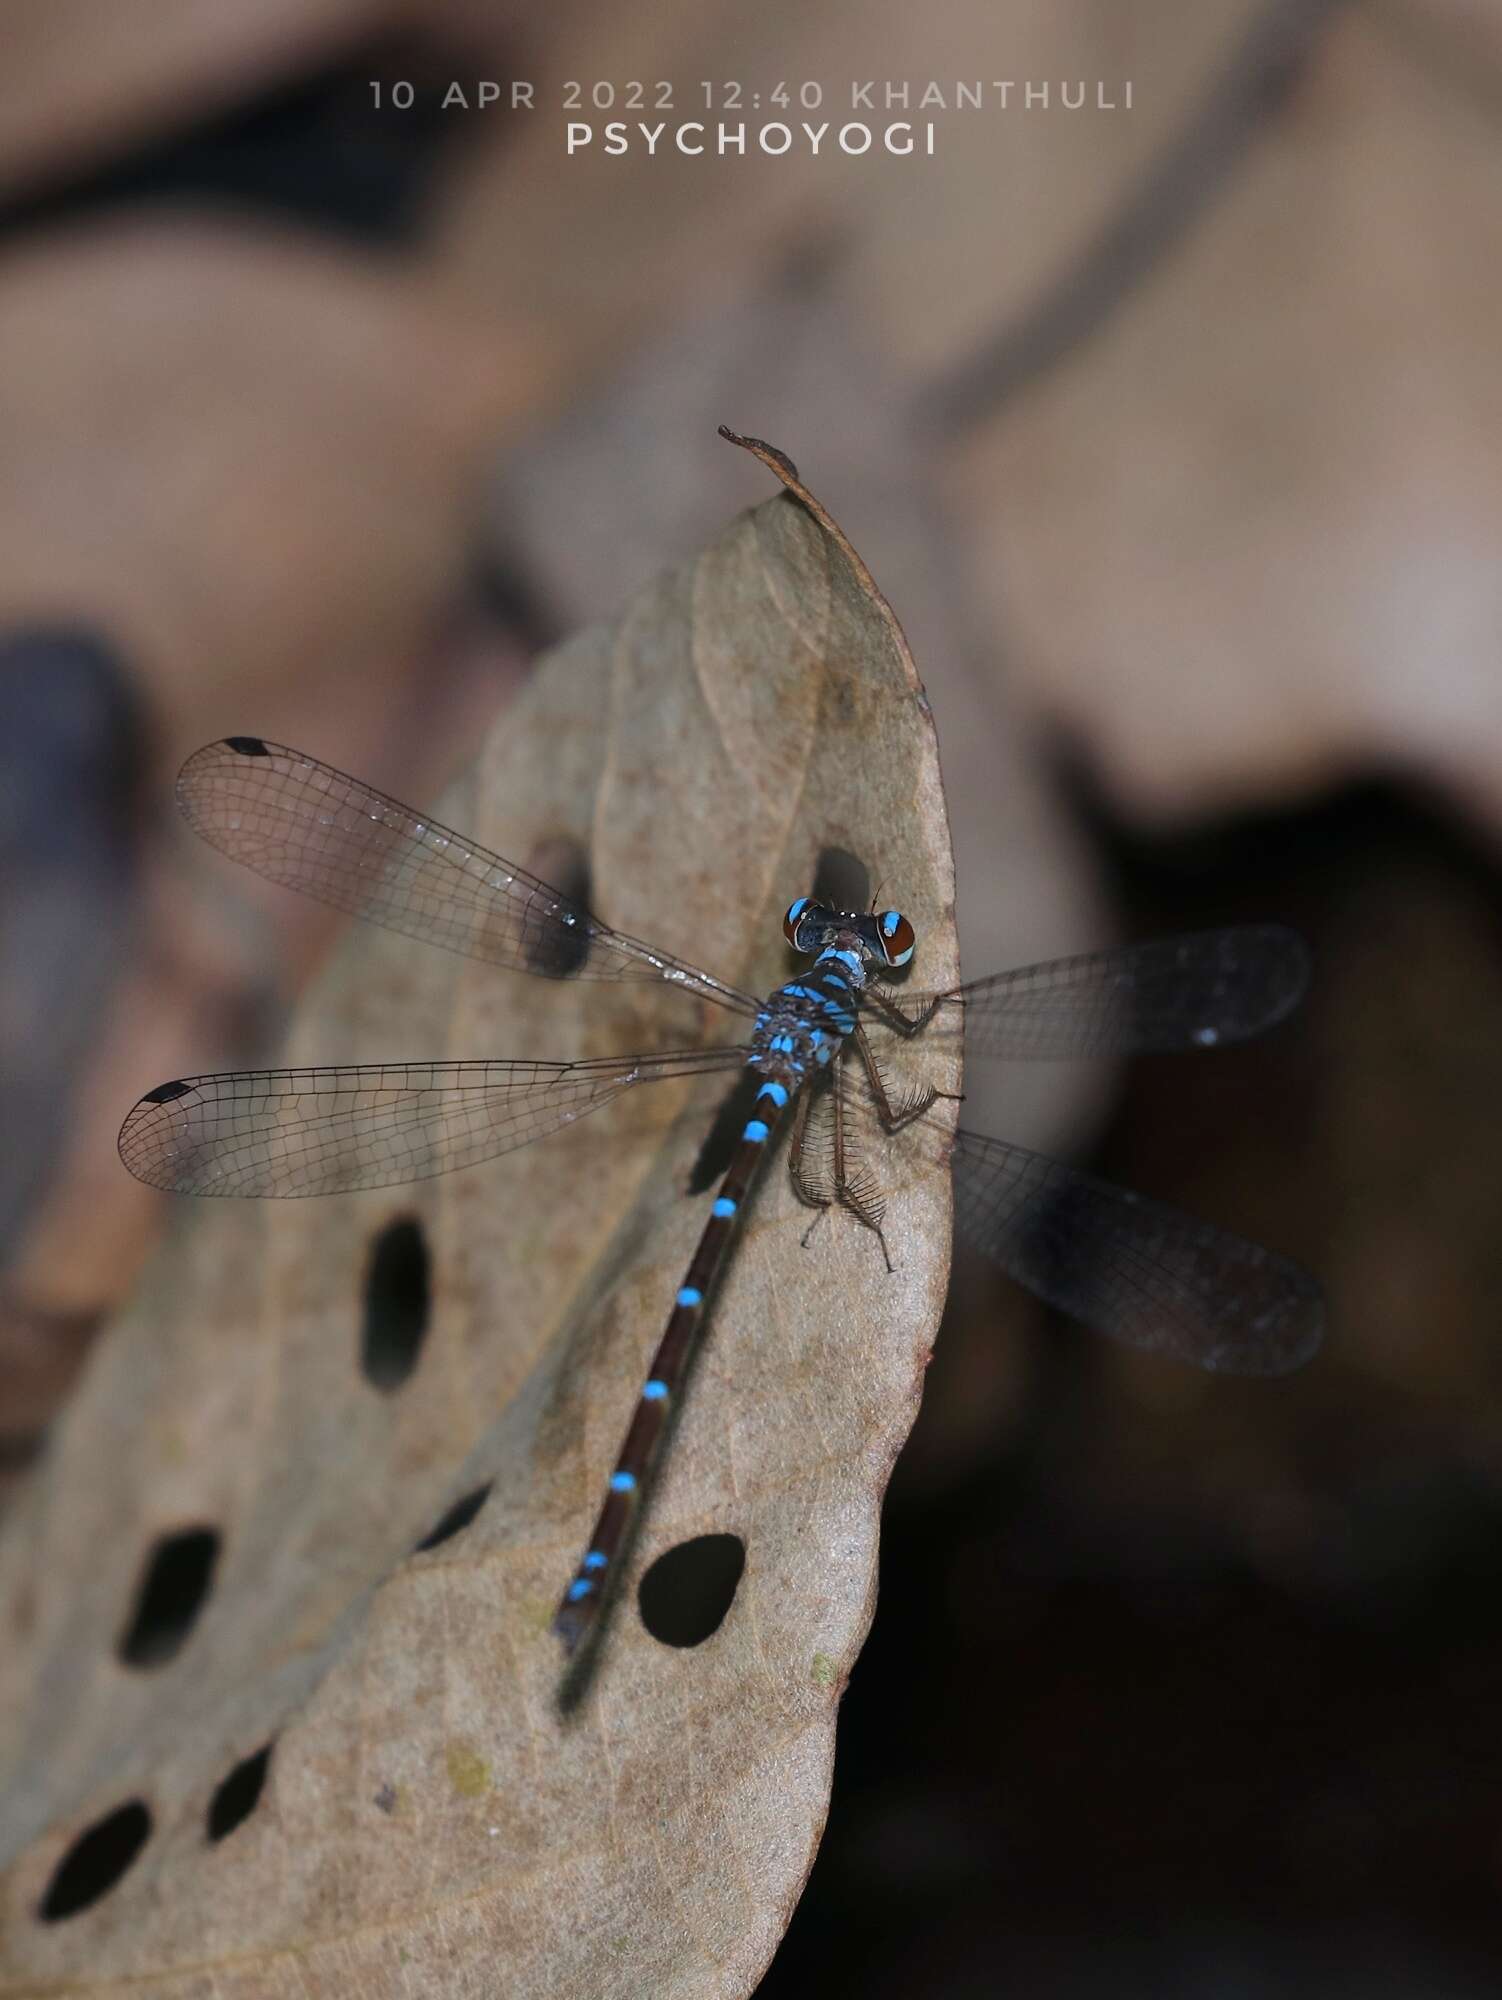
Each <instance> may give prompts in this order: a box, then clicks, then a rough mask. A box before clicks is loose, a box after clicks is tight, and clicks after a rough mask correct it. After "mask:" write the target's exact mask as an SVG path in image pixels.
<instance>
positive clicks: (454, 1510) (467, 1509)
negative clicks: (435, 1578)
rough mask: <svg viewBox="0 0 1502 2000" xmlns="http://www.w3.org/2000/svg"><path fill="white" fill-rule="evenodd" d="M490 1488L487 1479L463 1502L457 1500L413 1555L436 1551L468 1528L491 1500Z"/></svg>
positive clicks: (466, 1496)
mask: <svg viewBox="0 0 1502 2000" xmlns="http://www.w3.org/2000/svg"><path fill="white" fill-rule="evenodd" d="M490 1486H491V1482H490V1481H489V1480H488V1479H487V1480H486V1482H485V1484H484V1485H483V1486H477V1487H476V1488H475V1490H474V1492H473V1493H466V1494H465V1496H464V1498H463V1499H462V1500H456V1501H455V1502H454V1504H453V1506H452V1507H450V1509H449V1510H448V1512H447V1513H446V1514H445V1515H443V1516H442V1518H441V1519H440V1520H439V1522H438V1524H437V1526H436V1527H434V1528H430V1529H429V1531H428V1532H427V1534H425V1535H424V1536H423V1538H422V1540H421V1541H420V1542H419V1543H418V1544H417V1547H416V1548H415V1549H414V1550H413V1551H412V1553H413V1555H415V1556H420V1555H421V1554H422V1552H423V1550H424V1549H436V1548H437V1547H438V1544H439V1543H440V1542H446V1541H448V1540H449V1538H450V1537H451V1536H453V1535H457V1534H458V1533H459V1532H460V1530H461V1529H462V1528H467V1527H468V1526H469V1524H470V1522H471V1521H472V1520H473V1519H474V1518H475V1516H476V1514H478V1513H479V1511H480V1509H481V1508H482V1507H483V1506H484V1505H485V1502H486V1501H487V1500H488V1499H489V1498H490Z"/></svg>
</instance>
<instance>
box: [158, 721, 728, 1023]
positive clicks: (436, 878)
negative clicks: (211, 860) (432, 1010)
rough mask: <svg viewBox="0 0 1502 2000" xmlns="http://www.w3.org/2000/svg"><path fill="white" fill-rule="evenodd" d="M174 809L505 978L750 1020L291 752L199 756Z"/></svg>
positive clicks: (185, 773)
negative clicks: (663, 991)
mask: <svg viewBox="0 0 1502 2000" xmlns="http://www.w3.org/2000/svg"><path fill="white" fill-rule="evenodd" d="M177 799H178V804H179V805H180V806H181V807H182V810H183V813H184V816H185V817H186V818H187V820H188V823H189V825H191V826H192V828H193V830H194V831H195V832H196V833H199V834H202V836H203V838H204V839H205V840H207V841H208V842H209V843H210V844H211V845H212V846H214V847H217V848H218V849H219V850H220V852H221V853H224V854H227V855H229V857H230V858H231V860H233V861H241V862H243V863H244V864H245V866H246V867H247V868H253V869H254V870H255V871H256V873H257V874H258V875H264V876H266V878H267V879H268V880H269V881H272V882H278V883H281V884H282V885H283V886H284V887H285V888H288V889H300V890H301V891H302V893H303V894H304V895H305V896H312V897H315V898H316V899H317V900H318V901H319V902H321V903H331V904H332V905H333V906H334V908H335V909H337V910H347V911H349V912H350V914H351V915H353V916H359V917H365V918H368V919H369V921H370V922H372V923H376V924H383V925H384V926H385V927H386V929H387V930H393V931H399V932H400V933H401V935H402V936H403V937H411V938H420V939H421V940H422V941H423V942H424V943H425V944H434V945H438V946H440V947H441V948H442V949H443V950H445V951H453V952H458V953H460V954H461V955H462V956H463V957H465V958H477V959H481V960H483V961H484V962H485V963H486V964H488V965H502V966H507V967H509V968H511V969H512V970H513V971H518V972H536V973H542V974H544V975H550V976H553V977H557V976H560V975H561V974H562V973H564V972H566V973H567V974H568V976H569V977H571V978H577V979H623V980H657V981H662V982H664V983H666V984H667V985H669V986H676V987H681V988H682V989H684V990H685V991H687V992H689V993H693V994H696V995H698V996H700V997H701V998H703V999H707V1000H715V1001H718V1003H719V1004H720V1005H721V1006H722V1007H729V1008H732V1009H734V1010H735V1011H736V1012H737V1013H741V1014H754V1013H755V1012H756V1010H757V1006H758V1004H759V1003H758V1002H757V1001H756V1000H755V999H753V998H752V996H751V995H750V994H748V993H742V992H740V991H738V990H737V988H735V987H733V986H727V985H726V984H725V983H724V982H723V981H722V980H718V979H716V978H714V977H713V976H712V975H711V974H710V973H707V972H701V971H700V970H699V968H698V967H697V966H693V965H689V964H686V963H685V962H684V960H682V959H678V958H673V957H672V956H670V954H668V953H667V952H662V951H656V950H654V949H653V948H652V947H651V946H650V945H645V944H642V943H640V942H639V941H638V940H637V939H635V938H630V937H626V936H625V935H624V934H623V933H622V932H620V931H613V930H611V929H610V928H609V926H608V925H606V924H602V923H600V922H599V920H598V919H597V918H595V917H592V916H591V915H590V914H589V912H588V911H587V910H584V909H582V908H580V907H579V906H578V905H577V904H575V903H571V902H570V901H569V900H568V898H567V897H565V896H561V895H560V894H559V893H558V891H557V890H556V889H550V888H549V887H548V885H547V883H546V882H541V881H539V880H538V879H537V877H536V876H535V875H529V874H528V873H527V871H526V870H525V869H524V868H518V867H517V866H516V864H515V863H514V862H512V861H505V860H503V859H502V858H501V856H500V855H498V854H492V853H490V852H489V850H488V849H486V848H483V847H478V846H476V844H475V843H474V842H473V841H472V840H467V839H466V838H465V837H464V835H463V834H459V833H455V832H454V831H453V830H452V829H451V828H450V827H446V826H440V825H439V823H438V822H437V821H436V820H432V819H428V818H426V817H425V816H424V815H423V814H421V813H417V812H414V811H413V810H412V809H411V807H410V806H404V805H402V804H401V803H400V801H399V800H397V799H393V798H388V797H387V795H386V794H385V793H384V792H378V791H376V790H375V789H374V787H372V786H370V785H365V784H362V783H361V782H360V780H359V779H358V778H350V777H346V776H345V774H344V773H343V772H342V771H336V770H335V769H334V768H333V766H332V765H330V764H320V763H319V762H318V760H317V759H316V758H314V757H307V756H304V755H303V753H302V752H301V751H298V750H288V749H286V748H285V747H284V746H283V745H281V744H279V743H268V742H265V741H264V740H263V739H262V738H261V737H259V736H229V737H225V738H224V739H223V740H222V741H220V742H218V743H209V744H206V745H205V746H204V748H203V749H202V750H197V751H195V752H194V753H193V755H192V756H191V757H190V758H189V759H188V761H187V763H186V764H184V765H183V768H182V770H181V772H180V773H179V775H178V780H177Z"/></svg>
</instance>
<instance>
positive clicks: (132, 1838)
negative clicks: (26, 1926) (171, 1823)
mask: <svg viewBox="0 0 1502 2000" xmlns="http://www.w3.org/2000/svg"><path fill="white" fill-rule="evenodd" d="M150 1837H151V1813H150V1811H149V1809H148V1808H147V1806H146V1803H145V1801H144V1800H142V1799H131V1800H129V1801H128V1802H127V1803H126V1804H125V1805H123V1806H116V1807H115V1810H114V1811H113V1812H111V1813H106V1814H105V1816H104V1818H103V1819H98V1820H95V1822H94V1824H93V1825H92V1826H91V1827H86V1828H85V1829H84V1831H83V1832H82V1833H81V1834H80V1835H79V1836H78V1838H77V1840H75V1841H74V1843H73V1845H72V1846H71V1847H70V1848H69V1849H68V1851H67V1853H66V1854H65V1855H64V1856H63V1858H62V1860H61V1861H59V1862H58V1864H57V1867H56V1868H55V1869H54V1870H53V1873H52V1880H51V1881H50V1882H49V1883H48V1884H47V1893H46V1895H45V1896H43V1898H42V1900H41V1902H40V1904H39V1905H38V1906H37V1914H38V1916H40V1918H41V1919H42V1922H43V1923H46V1924H55V1923H60V1922H61V1921H62V1919H63V1918H64V1917H76V1916H77V1915H78V1913H79V1911H80V1910H87V1909H88V1908H89V1907H90V1906H91V1905H92V1904H94V1903H97V1902H98V1901H99V1899H100V1897H101V1896H107V1895H108V1894H109V1892H110V1890H111V1889H113V1888H114V1887H115V1885H116V1884H117V1883H118V1882H119V1881H120V1879H121V1877H122V1876H124V1875H125V1873H126V1872H127V1870H128V1869H129V1868H130V1866H131V1863H132V1862H133V1861H134V1860H135V1858H136V1856H137V1855H138V1854H139V1853H140V1852H141V1849H142V1848H143V1847H144V1846H145V1845H146V1842H147V1841H148V1840H149V1839H150Z"/></svg>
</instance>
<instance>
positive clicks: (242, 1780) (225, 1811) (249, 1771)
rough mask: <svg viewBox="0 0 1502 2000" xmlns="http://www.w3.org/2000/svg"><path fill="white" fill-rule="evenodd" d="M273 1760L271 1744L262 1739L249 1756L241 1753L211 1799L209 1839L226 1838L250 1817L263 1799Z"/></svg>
mask: <svg viewBox="0 0 1502 2000" xmlns="http://www.w3.org/2000/svg"><path fill="white" fill-rule="evenodd" d="M270 1762H271V1745H270V1744H269V1743H263V1744H262V1745H261V1747H260V1749H259V1750H257V1751H254V1752H253V1753H252V1754H251V1755H250V1756H249V1757H242V1758H241V1759H240V1761H239V1763H238V1764H237V1765H236V1766H235V1768H234V1770H233V1771H231V1772H230V1774H229V1776H228V1777H227V1778H223V1779H221V1780H220V1782H219V1784H218V1785H217V1786H216V1787H215V1789H214V1796H213V1798H212V1799H210V1801H209V1822H208V1835H209V1839H210V1840H223V1839H225V1838H226V1836H227V1835H229V1834H232V1833H233V1832H234V1830H235V1828H236V1827H237V1826H243V1825H244V1824H245V1822H246V1820H248V1819H249V1818H250V1816H251V1814H252V1813H253V1812H254V1811H255V1809H256V1807H257V1806H258V1805H259V1804H260V1803H261V1792H262V1790H263V1789H264V1787H265V1784H266V1767H267V1765H268V1764H270Z"/></svg>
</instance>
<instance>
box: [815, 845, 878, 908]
mask: <svg viewBox="0 0 1502 2000" xmlns="http://www.w3.org/2000/svg"><path fill="white" fill-rule="evenodd" d="M809 893H810V895H812V897H813V899H814V901H815V902H816V903H827V904H828V905H829V907H830V908H831V909H833V910H868V909H869V908H870V907H871V871H870V869H869V868H868V867H867V866H866V864H865V862H864V861H862V860H861V858H860V856H859V855H858V854H852V853H851V852H850V850H849V848H847V847H821V848H820V849H819V863H818V866H817V867H816V868H815V869H814V886H813V888H812V889H811V890H810V891H809Z"/></svg>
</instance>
